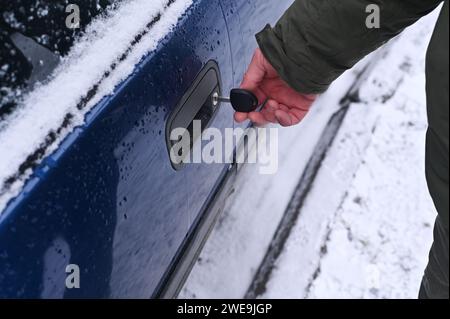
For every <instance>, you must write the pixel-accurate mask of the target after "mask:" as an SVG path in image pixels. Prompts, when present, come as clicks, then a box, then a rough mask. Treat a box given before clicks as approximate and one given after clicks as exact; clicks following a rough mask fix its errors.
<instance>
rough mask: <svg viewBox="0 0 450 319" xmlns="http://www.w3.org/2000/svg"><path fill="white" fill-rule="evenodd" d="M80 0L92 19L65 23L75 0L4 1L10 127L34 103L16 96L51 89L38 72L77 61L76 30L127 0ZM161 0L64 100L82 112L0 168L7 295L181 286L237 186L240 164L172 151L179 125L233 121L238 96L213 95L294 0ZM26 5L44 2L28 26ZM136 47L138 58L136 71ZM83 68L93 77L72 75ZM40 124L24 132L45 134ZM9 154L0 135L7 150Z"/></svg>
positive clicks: (0, 116)
mask: <svg viewBox="0 0 450 319" xmlns="http://www.w3.org/2000/svg"><path fill="white" fill-rule="evenodd" d="M59 2H60V3H61V5H60V4H58V3H59ZM71 2H72V3H74V4H77V3H78V4H79V13H80V14H81V19H80V28H74V29H71V28H66V27H60V28H59V29H58V26H60V25H62V24H64V23H65V22H67V20H66V19H67V17H68V16H69V15H70V14H71V13H72V11H70V10H69V11H66V9H67V8H66V7H65V5H66V1H56V2H55V1H44V0H42V1H40V0H33V1H17V2H16V1H15V2H14V4H13V5H11V3H12V2H10V3H5V2H4V3H3V4H0V10H1V11H2V12H1V13H2V14H0V17H2V18H1V19H2V20H0V23H1V24H0V30H1V32H0V37H1V40H2V41H1V42H2V50H1V51H0V54H1V59H2V60H0V70H2V72H1V73H0V76H1V80H2V84H1V86H2V89H1V91H0V93H1V95H0V97H1V98H2V102H1V104H0V137H1V135H2V134H3V133H4V132H6V131H7V130H8V129H9V128H8V123H9V122H8V121H14V114H16V112H22V111H23V110H24V109H23V108H21V106H20V104H19V103H16V101H17V100H20V98H21V96H20V94H24V95H26V94H28V93H30V92H31V93H32V89H31V87H33V89H36V87H37V89H40V88H39V85H38V86H33V84H34V83H38V82H45V81H47V79H48V78H49V76H51V74H52V72H53V71H54V70H55V69H56V70H57V69H58V66H59V65H60V64H61V63H67V64H69V65H70V62H71V61H70V57H71V55H69V58H67V57H66V54H68V53H69V52H71V50H72V48H73V46H74V45H76V44H74V43H75V42H76V41H75V39H80V41H82V39H83V35H84V34H85V33H89V32H92V30H90V29H89V26H88V23H87V22H89V21H90V20H92V21H96V20H97V19H99V17H100V16H102V15H105V14H104V11H105V10H109V11H110V12H112V13H111V16H113V13H114V12H115V11H114V10H119V9H120V8H121V6H122V3H120V2H121V1H71ZM132 2H133V1H129V3H132ZM149 2H153V0H150V1H149ZM154 2H155V3H156V2H158V3H163V4H165V5H164V6H162V7H161V8H159V9H158V13H157V14H155V15H154V16H153V17H149V18H148V21H147V23H146V28H145V29H144V30H143V31H142V32H140V33H137V34H134V35H133V40H132V41H130V42H129V43H128V44H127V45H126V48H125V50H122V53H121V54H119V55H117V54H116V55H114V54H108V53H110V52H107V51H105V52H100V53H101V54H103V55H104V56H105V60H107V61H101V62H102V63H107V64H108V65H109V68H107V69H106V70H105V71H104V73H103V75H102V76H101V77H100V78H98V80H97V81H96V82H93V83H92V84H90V86H89V87H88V88H87V89H86V90H85V91H84V92H83V94H82V95H81V96H80V98H79V100H77V101H76V103H75V104H74V105H69V104H70V103H69V102H70V99H69V98H67V100H66V99H61V100H60V101H61V104H64V103H65V104H67V105H68V110H69V109H70V110H72V109H73V110H75V111H76V112H79V113H73V112H72V113H70V112H67V113H66V114H65V116H64V117H63V118H62V121H61V123H60V124H58V125H59V126H57V128H56V129H53V130H52V131H49V132H48V134H47V135H46V136H45V139H44V140H42V141H41V142H40V144H38V145H37V147H36V149H27V150H26V151H28V152H29V154H27V156H24V158H23V160H22V162H20V165H18V166H17V167H14V168H11V169H13V171H12V172H13V173H11V174H9V175H8V174H5V176H6V177H5V178H4V179H3V180H0V182H1V183H2V184H0V198H1V197H4V201H5V205H4V206H3V207H0V211H1V214H0V298H174V297H176V296H177V294H178V292H179V291H180V289H181V288H182V286H183V283H184V281H185V280H186V278H187V276H188V275H189V272H190V270H191V268H192V266H193V263H194V262H195V260H196V258H197V256H198V254H199V252H200V250H201V248H202V246H203V244H204V243H205V241H206V240H207V237H208V233H209V232H210V230H211V229H212V227H213V225H214V222H215V220H216V219H217V216H218V215H219V214H220V211H221V209H222V208H223V202H224V200H225V199H226V198H227V196H228V195H229V194H230V192H232V189H233V179H234V177H235V175H236V165H235V164H222V165H218V164H215V165H207V164H199V165H182V166H180V165H177V164H176V163H173V162H172V161H171V159H170V156H169V152H170V147H171V140H170V138H169V135H170V131H171V130H172V129H173V128H176V127H183V128H186V129H189V127H190V126H191V124H192V122H193V121H194V120H201V121H202V124H203V126H204V127H207V126H210V127H214V128H217V129H219V130H221V131H223V130H224V129H225V128H233V127H234V126H235V125H236V124H235V123H234V121H233V110H232V108H231V107H230V106H228V105H225V104H223V105H221V106H220V107H217V108H215V107H213V105H212V103H211V96H212V94H214V93H216V92H217V93H220V94H222V95H227V94H228V93H229V91H230V90H231V89H232V88H234V87H238V86H239V84H240V81H241V79H242V76H243V74H244V72H245V69H246V66H247V65H248V63H249V61H250V59H251V56H252V54H253V52H254V49H255V47H256V41H255V39H254V34H255V33H257V32H258V31H260V30H261V29H262V28H263V27H264V25H265V24H266V23H267V22H270V23H275V22H276V20H277V19H278V18H279V17H280V15H281V14H282V13H283V12H284V10H285V9H286V8H287V6H289V5H290V3H291V2H292V1H290V0H276V1H275V0H258V1H256V0H193V1H186V0H167V1H156V0H155V1H154ZM88 3H89V4H88ZM127 5H128V4H127ZM183 5H184V6H186V8H184V9H183V11H182V12H181V11H180V10H181V9H180V10H178V11H177V12H178V13H181V14H179V15H177V16H176V20H175V23H173V25H172V26H171V27H170V28H167V30H168V31H167V32H166V33H165V34H163V36H162V37H161V38H160V39H158V41H157V43H156V44H155V48H154V49H151V50H147V51H140V50H141V49H142V47H143V45H142V44H143V43H146V42H145V41H148V39H150V38H152V37H155V36H156V35H155V34H158V32H157V31H158V30H157V29H154V28H158V25H159V24H158V23H161V24H162V23H164V21H166V20H165V19H173V17H172V16H173V15H174V13H173V12H174V10H175V8H176V7H177V6H178V7H179V8H182V7H183ZM21 8H22V9H23V10H21ZM33 8H34V9H33ZM32 9H33V10H32ZM26 10H31V11H30V13H29V14H30V15H31V16H32V15H33V14H34V13H35V12H38V11H39V10H41V11H40V12H41V14H40V15H37V16H36V18H35V19H32V20H28V19H25V18H23V21H28V22H26V23H24V24H23V27H20V24H18V25H19V27H17V23H16V22H17V21H18V20H19V22H20V19H21V18H20V17H21V14H22V15H24V17H26V16H27V14H24V12H25V11H26ZM58 10H59V11H58ZM171 10H172V11H171ZM73 12H75V11H73ZM52 14H54V17H53V19H47V20H46V17H48V16H50V15H52ZM102 19H104V20H105V21H108V20H107V19H108V16H107V15H105V17H103V16H102ZM138 19H139V17H138V15H136V20H138ZM30 21H31V22H30ZM72 22H73V21H72ZM75 23H76V21H75ZM128 23H129V24H133V23H134V21H133V19H131V20H130V21H128ZM111 28H114V26H111ZM49 30H53V31H49ZM55 30H56V31H57V32H56V31H55ZM155 30H156V31H155ZM102 31H104V32H106V31H108V30H106V31H105V30H100V31H99V32H102ZM117 32H121V30H117ZM149 43H150V42H149ZM113 45H114V44H113ZM121 45H123V44H121ZM117 47H120V45H119V44H118V45H117V46H115V45H114V46H112V48H113V49H117ZM149 47H150V46H149ZM95 54H98V52H96V53H95ZM111 55H113V58H112V59H111V57H110V56H111ZM61 57H63V58H61ZM132 57H134V58H136V57H137V58H138V60H137V61H139V62H138V63H137V64H134V66H133V68H132V70H130V71H131V72H129V74H127V73H126V72H125V71H123V69H124V68H125V67H129V66H127V65H125V64H126V63H129V61H130V59H131V58H132ZM108 59H109V60H108ZM6 65H8V67H6ZM42 65H44V66H42ZM74 67H75V68H76V67H78V66H76V65H75V66H74ZM83 67H86V66H83ZM119 72H122V73H121V75H122V76H123V74H127V75H126V76H125V77H123V78H120V76H117V74H118V73H119ZM71 76H72V77H71ZM77 76H84V75H83V74H73V75H70V74H69V76H68V78H69V79H73V81H76V80H77ZM116 76H117V77H116ZM115 77H116V78H117V79H120V81H118V84H116V85H114V86H113V87H112V89H111V90H110V91H108V92H107V94H106V93H105V92H106V91H105V90H103V89H102V87H103V86H106V83H108V81H112V80H111V79H114V78H115ZM14 81H16V82H14ZM17 81H18V82H17ZM67 82H70V80H69V81H67ZM67 82H66V83H64V85H68V84H71V83H67ZM63 87H64V86H63ZM41 89H42V88H41ZM55 91H58V90H55ZM61 91H63V89H62V88H61ZM11 92H12V93H11ZM17 92H18V93H17ZM55 93H58V92H55ZM56 104H58V103H56ZM53 107H54V109H55V112H56V110H59V109H58V107H59V106H58V105H53ZM25 111H26V110H25ZM80 115H81V116H80ZM11 119H12V120H11ZM2 122H4V123H6V124H4V123H2ZM33 129H35V128H33V127H30V131H23V136H27V139H30V140H31V139H33V138H35V139H36V138H37V137H35V136H29V135H33V132H34V131H33ZM2 131H4V132H2ZM5 134H6V133H5ZM0 141H1V138H0ZM9 152H13V151H12V150H10V149H8V148H7V146H5V144H3V145H2V144H1V143H0V157H5V158H7V157H8V156H9V155H8V154H9ZM11 158H12V159H14V160H15V159H16V158H15V157H14V158H13V157H12V156H11ZM0 167H1V166H0ZM5 167H6V166H5ZM8 168H9V167H8ZM0 173H1V172H0ZM8 196H9V197H8ZM74 275H77V276H78V279H77V280H74V277H73V276H74Z"/></svg>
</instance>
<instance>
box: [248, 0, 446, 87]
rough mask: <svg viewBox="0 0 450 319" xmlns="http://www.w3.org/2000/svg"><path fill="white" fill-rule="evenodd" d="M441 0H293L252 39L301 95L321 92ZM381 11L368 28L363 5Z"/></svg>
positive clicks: (366, 15)
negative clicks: (377, 23) (272, 23)
mask: <svg viewBox="0 0 450 319" xmlns="http://www.w3.org/2000/svg"><path fill="white" fill-rule="evenodd" d="M441 2H442V0H296V1H295V2H294V3H293V4H292V6H291V7H290V8H289V9H288V10H287V11H286V13H285V14H284V15H283V17H282V18H281V19H280V20H279V21H278V23H277V24H276V26H275V27H274V28H271V27H270V26H269V25H268V26H266V28H265V29H264V30H263V31H261V32H260V33H258V34H257V35H256V38H257V41H258V44H259V47H260V48H261V50H262V52H263V54H264V56H265V57H266V58H267V59H268V60H269V61H270V62H271V64H272V65H273V66H274V68H275V69H276V70H277V71H278V72H279V73H280V76H281V77H282V78H283V79H284V80H285V81H286V82H287V83H288V84H289V85H290V86H291V87H292V88H294V89H296V90H297V91H299V92H302V93H308V94H311V93H321V92H323V91H325V90H326V89H327V88H328V86H329V85H330V84H331V83H332V82H333V81H334V80H335V79H336V78H337V77H338V76H339V75H341V74H342V73H343V72H344V71H345V70H347V69H349V68H351V67H352V66H353V65H354V64H355V63H356V62H358V61H359V60H360V59H361V58H363V57H364V56H365V55H367V54H368V53H370V52H372V51H374V50H375V49H376V48H378V47H379V46H381V45H382V44H384V43H385V42H386V41H388V40H389V39H391V38H392V37H394V36H395V35H397V34H398V33H400V32H401V31H402V30H403V29H404V28H405V27H407V26H409V25H411V24H412V23H414V22H415V21H417V20H418V19H419V18H420V17H422V16H424V15H426V14H427V13H429V12H431V11H432V10H433V9H434V8H436V7H437V6H438V5H439V4H440V3H441ZM371 4H376V5H378V6H379V8H380V10H379V12H380V28H368V27H367V25H366V19H367V17H368V16H369V15H370V12H369V13H367V12H366V8H367V6H369V5H371Z"/></svg>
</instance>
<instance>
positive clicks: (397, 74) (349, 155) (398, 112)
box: [181, 12, 437, 298]
mask: <svg viewBox="0 0 450 319" xmlns="http://www.w3.org/2000/svg"><path fill="white" fill-rule="evenodd" d="M436 17H437V15H436V12H435V13H433V14H431V15H430V16H428V17H426V18H424V19H422V20H421V21H420V22H419V23H417V24H416V25H414V26H413V27H411V28H409V29H408V30H407V31H405V32H404V33H403V34H402V35H401V36H400V37H399V38H398V39H397V40H396V41H395V42H394V43H393V44H392V45H390V47H389V48H387V49H386V50H385V51H384V53H383V56H382V58H381V60H380V61H378V62H377V65H376V67H375V68H374V69H372V71H371V73H370V75H369V77H368V78H367V79H366V80H365V82H364V84H363V85H362V87H361V88H360V90H359V93H360V94H359V96H360V101H359V102H357V103H353V104H351V105H350V107H349V109H348V112H347V114H346V117H345V119H344V121H343V123H342V126H341V128H340V130H339V133H338V135H337V136H336V139H335V141H334V143H333V144H332V146H331V147H330V149H329V150H328V152H327V155H326V157H325V159H324V160H323V162H322V164H321V167H320V169H319V171H318V174H317V176H316V178H315V180H314V183H313V185H312V188H311V189H310V191H309V193H308V196H307V198H306V200H305V202H304V204H303V206H302V207H301V210H300V214H299V218H298V219H297V221H296V222H295V224H294V225H292V226H293V227H292V230H291V232H290V234H289V238H288V240H287V242H286V243H285V245H284V246H283V251H282V253H281V254H280V255H279V256H278V258H277V259H276V260H272V261H271V262H272V263H273V267H272V271H271V272H270V274H269V276H268V278H267V279H266V281H265V282H264V285H263V288H264V289H262V290H260V291H258V292H257V293H253V295H255V296H256V297H260V298H416V296H417V293H418V288H419V284H420V280H421V277H422V273H423V270H424V268H425V265H426V262H427V254H428V250H429V248H430V245H431V241H432V225H433V223H434V218H435V216H436V213H435V209H434V206H433V204H432V202H431V199H430V196H429V194H428V191H427V187H426V182H425V177H424V149H425V131H426V127H427V121H426V105H425V91H424V85H425V77H424V68H425V67H424V61H425V51H426V47H427V44H428V41H429V38H430V35H431V32H432V30H433V26H434V22H435V20H436ZM353 72H355V71H353ZM354 75H355V73H352V72H349V73H347V74H346V75H345V76H344V78H342V79H340V80H339V81H338V82H337V83H336V84H335V85H334V86H333V88H332V89H331V90H330V92H328V93H327V94H325V95H324V96H323V97H322V98H321V100H319V101H318V103H317V104H316V105H315V107H314V110H313V111H312V113H311V114H310V116H308V118H307V119H306V120H305V122H304V123H303V124H302V125H300V126H299V127H297V128H292V129H287V130H281V131H280V139H283V138H286V140H287V141H288V142H286V143H284V142H283V141H281V142H280V144H281V150H280V153H281V154H280V163H281V166H280V172H279V174H278V175H277V176H272V177H264V178H263V177H261V176H258V175H257V174H256V173H254V172H256V171H257V169H256V168H254V167H251V166H250V167H244V168H243V169H242V171H241V175H240V176H239V178H238V185H237V188H236V192H237V195H236V196H235V197H234V198H233V199H232V200H231V201H230V203H228V205H227V207H226V209H225V212H224V215H223V216H222V219H221V221H220V222H219V223H218V225H217V227H216V229H215V230H214V231H213V233H212V235H211V238H210V240H209V241H208V243H207V245H206V246H205V249H204V251H203V252H202V254H201V256H200V258H199V261H198V263H197V265H196V266H195V268H194V270H193V272H192V274H191V276H190V278H189V279H188V281H187V283H186V286H185V288H184V290H183V291H182V294H181V297H182V298H202V297H210V298H211V297H212V298H242V297H244V296H245V295H246V294H248V292H249V291H248V288H249V287H250V286H251V284H252V281H253V279H254V278H253V277H254V275H255V273H256V272H257V269H258V267H259V263H261V260H262V259H263V257H264V255H265V253H266V251H267V249H270V248H269V247H270V239H271V238H272V237H273V235H274V233H275V231H276V227H277V225H278V223H279V221H280V219H281V217H282V215H283V213H284V211H285V209H286V207H287V205H288V204H289V203H288V202H289V198H290V197H291V195H292V193H293V192H294V190H295V185H296V183H297V182H298V180H299V178H300V176H301V173H302V172H303V170H304V167H305V166H306V162H307V161H308V159H309V157H310V156H311V154H312V150H313V148H314V145H315V144H316V143H317V140H318V137H319V136H320V135H318V134H317V131H321V130H322V129H323V127H324V123H326V121H324V119H327V118H328V117H329V116H330V113H327V107H328V108H329V109H332V110H333V112H334V111H335V110H336V106H337V105H338V101H339V98H340V97H342V95H343V94H344V93H345V92H346V91H347V89H348V84H349V81H351V79H352V77H353V78H354ZM339 92H340V93H341V95H340V96H339ZM315 124H316V125H315ZM317 126H318V127H319V128H317ZM310 133H311V138H309V137H310V136H307V137H305V135H306V134H308V135H309V134H310ZM242 176H243V177H242ZM248 188H250V190H249V189H248Z"/></svg>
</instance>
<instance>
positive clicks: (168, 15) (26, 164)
mask: <svg viewBox="0 0 450 319" xmlns="http://www.w3.org/2000/svg"><path fill="white" fill-rule="evenodd" d="M191 4H192V0H152V1H148V0H124V1H123V2H122V3H120V5H119V6H118V7H117V8H115V10H110V12H108V14H106V15H104V16H100V17H97V18H95V19H94V20H93V21H92V22H91V23H90V24H89V26H88V27H87V28H86V31H85V33H84V35H83V36H82V37H81V38H80V39H79V40H78V41H77V42H76V43H75V44H74V45H73V47H72V49H71V50H70V52H69V53H68V54H67V56H65V57H64V58H63V59H62V62H61V63H60V64H59V66H58V67H57V69H56V70H55V71H54V73H53V75H52V78H51V80H49V81H48V82H47V83H45V84H43V85H39V86H36V87H35V88H34V89H33V91H32V92H30V93H28V94H26V95H25V96H24V98H23V100H22V101H20V105H19V106H18V107H17V108H16V109H15V111H14V112H13V113H12V114H10V115H9V116H8V117H6V118H4V119H3V120H2V121H1V122H0V153H1V155H0V211H2V210H3V209H4V208H5V206H6V204H7V203H8V201H9V200H10V199H11V198H13V197H14V196H17V195H18V194H19V193H20V191H21V189H22V187H23V185H24V183H25V181H26V180H27V178H29V177H30V175H31V173H32V170H33V168H34V167H35V166H36V164H38V163H39V162H40V161H41V160H42V159H43V158H44V157H45V156H47V155H49V154H51V153H52V152H53V151H55V150H56V149H57V147H58V145H59V144H60V142H61V141H62V140H63V139H64V138H65V137H66V136H67V135H68V134H69V133H70V132H71V131H73V129H74V128H75V127H77V126H80V125H82V124H83V123H84V117H85V115H86V113H87V112H88V111H89V110H90V109H92V107H93V106H95V105H96V103H98V102H99V101H100V100H101V99H102V98H103V97H104V96H106V95H109V94H111V93H112V92H113V90H114V88H115V87H116V86H117V85H118V84H120V83H121V82H122V81H123V80H124V79H126V78H127V77H128V76H129V75H130V74H131V73H132V72H133V70H134V68H135V65H136V64H137V63H138V62H139V61H140V60H141V59H142V57H143V56H144V55H145V54H147V53H149V52H151V51H153V50H155V49H156V47H157V45H158V43H159V41H160V40H161V39H162V38H163V37H164V36H165V35H167V34H168V33H169V32H170V31H171V30H172V28H173V27H174V26H175V25H176V23H177V21H178V19H179V17H180V16H181V15H182V14H183V13H184V12H185V11H186V10H187V8H188V7H189V6H190V5H191ZM139 35H140V36H139ZM137 36H139V37H138V38H139V39H140V40H139V41H138V42H136V40H135V39H136V37H137ZM131 44H133V45H131ZM88 97H89V98H88Z"/></svg>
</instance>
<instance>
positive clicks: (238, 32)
mask: <svg viewBox="0 0 450 319" xmlns="http://www.w3.org/2000/svg"><path fill="white" fill-rule="evenodd" d="M220 1H221V3H222V6H223V10H224V13H225V18H226V21H227V25H228V28H229V33H230V42H231V49H232V54H233V63H234V66H235V67H234V80H235V83H234V84H235V86H238V85H239V84H240V82H241V80H242V77H243V75H244V73H245V71H246V68H247V66H248V64H249V63H250V61H251V58H252V56H253V52H254V50H255V49H256V47H257V43H256V40H255V34H256V33H258V32H259V31H261V30H262V29H263V28H264V26H265V25H266V24H268V23H270V24H271V25H272V26H274V25H275V23H276V22H277V21H278V19H279V18H280V17H281V16H282V14H283V13H284V11H286V9H287V8H288V7H289V6H290V5H291V4H292V2H293V0H258V1H256V0H250V1H249V0H220Z"/></svg>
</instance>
